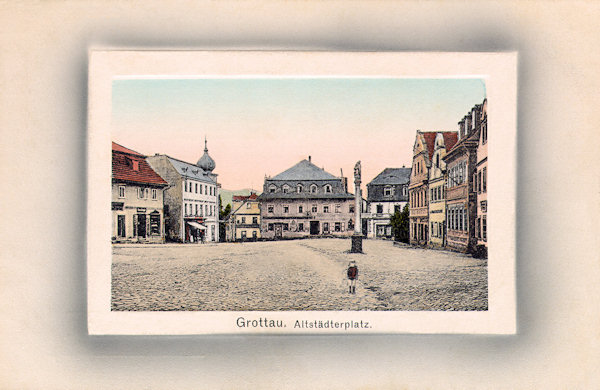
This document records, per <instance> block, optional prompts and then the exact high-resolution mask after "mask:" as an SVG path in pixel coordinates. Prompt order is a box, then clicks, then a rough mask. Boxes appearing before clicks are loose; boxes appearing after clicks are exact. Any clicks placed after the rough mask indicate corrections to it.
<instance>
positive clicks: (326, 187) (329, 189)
mask: <svg viewBox="0 0 600 390" xmlns="http://www.w3.org/2000/svg"><path fill="white" fill-rule="evenodd" d="M323 190H324V191H325V193H326V194H330V193H331V185H330V184H325V185H324V186H323Z"/></svg>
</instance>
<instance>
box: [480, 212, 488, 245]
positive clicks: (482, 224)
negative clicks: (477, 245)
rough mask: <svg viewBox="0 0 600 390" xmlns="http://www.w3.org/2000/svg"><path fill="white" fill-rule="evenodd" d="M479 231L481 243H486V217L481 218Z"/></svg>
mask: <svg viewBox="0 0 600 390" xmlns="http://www.w3.org/2000/svg"><path fill="white" fill-rule="evenodd" d="M481 230H482V235H483V241H487V215H484V216H482V217H481Z"/></svg>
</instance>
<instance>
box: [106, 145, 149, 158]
mask: <svg viewBox="0 0 600 390" xmlns="http://www.w3.org/2000/svg"><path fill="white" fill-rule="evenodd" d="M112 150H113V152H121V153H128V154H135V155H138V156H143V154H141V153H138V152H136V151H135V150H131V149H128V148H126V147H125V146H123V145H119V144H118V143H116V142H113V143H112Z"/></svg>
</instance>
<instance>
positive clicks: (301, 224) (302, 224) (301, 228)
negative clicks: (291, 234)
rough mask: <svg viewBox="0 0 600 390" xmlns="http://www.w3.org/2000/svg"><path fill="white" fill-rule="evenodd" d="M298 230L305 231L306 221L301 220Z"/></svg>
mask: <svg viewBox="0 0 600 390" xmlns="http://www.w3.org/2000/svg"><path fill="white" fill-rule="evenodd" d="M298 231H299V232H303V231H304V223H302V222H300V223H299V224H298Z"/></svg>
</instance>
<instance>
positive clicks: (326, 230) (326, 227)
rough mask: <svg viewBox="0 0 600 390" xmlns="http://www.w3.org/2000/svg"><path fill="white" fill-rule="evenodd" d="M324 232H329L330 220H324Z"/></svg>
mask: <svg viewBox="0 0 600 390" xmlns="http://www.w3.org/2000/svg"><path fill="white" fill-rule="evenodd" d="M323 233H329V222H323Z"/></svg>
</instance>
